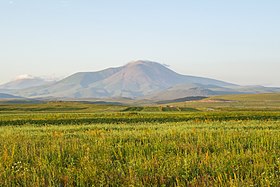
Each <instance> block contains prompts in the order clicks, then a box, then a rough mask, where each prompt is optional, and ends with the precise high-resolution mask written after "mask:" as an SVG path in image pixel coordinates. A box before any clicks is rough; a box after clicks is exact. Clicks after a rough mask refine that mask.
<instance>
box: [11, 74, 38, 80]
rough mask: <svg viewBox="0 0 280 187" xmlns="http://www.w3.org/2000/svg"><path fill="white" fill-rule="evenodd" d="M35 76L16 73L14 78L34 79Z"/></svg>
mask: <svg viewBox="0 0 280 187" xmlns="http://www.w3.org/2000/svg"><path fill="white" fill-rule="evenodd" d="M34 78H35V77H34V76H32V75H29V74H23V75H18V76H17V77H16V78H15V80H23V79H34Z"/></svg>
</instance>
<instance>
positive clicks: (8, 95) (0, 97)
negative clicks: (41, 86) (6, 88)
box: [0, 93, 21, 99]
mask: <svg viewBox="0 0 280 187" xmlns="http://www.w3.org/2000/svg"><path fill="white" fill-rule="evenodd" d="M17 98H21V97H19V96H15V95H10V94H5V93H0V99H17Z"/></svg>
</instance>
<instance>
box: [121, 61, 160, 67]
mask: <svg viewBox="0 0 280 187" xmlns="http://www.w3.org/2000/svg"><path fill="white" fill-rule="evenodd" d="M140 64H141V65H161V64H160V63H158V62H153V61H149V60H136V61H131V62H129V63H128V64H127V65H126V66H134V65H140Z"/></svg>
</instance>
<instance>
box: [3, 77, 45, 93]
mask: <svg viewBox="0 0 280 187" xmlns="http://www.w3.org/2000/svg"><path fill="white" fill-rule="evenodd" d="M49 83H50V81H47V80H45V79H42V78H40V77H33V76H31V75H20V76H18V77H17V78H16V79H15V80H13V81H10V82H8V83H6V84H3V85H0V89H7V90H19V89H26V88H31V87H36V86H41V85H45V84H49Z"/></svg>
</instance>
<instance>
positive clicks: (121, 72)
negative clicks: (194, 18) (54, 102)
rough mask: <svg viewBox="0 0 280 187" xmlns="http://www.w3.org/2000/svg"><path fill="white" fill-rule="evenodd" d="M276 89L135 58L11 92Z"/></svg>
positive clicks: (158, 93) (100, 94) (170, 93)
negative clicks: (193, 73)
mask: <svg viewBox="0 0 280 187" xmlns="http://www.w3.org/2000/svg"><path fill="white" fill-rule="evenodd" d="M6 88H7V87H6ZM277 91H280V89H279V88H265V87H257V88H256V87H243V86H239V85H235V84H232V83H227V82H224V81H219V80H215V79H209V78H203V77H195V76H188V75H181V74H178V73H176V72H174V71H172V70H171V69H169V68H167V67H166V66H164V65H162V64H159V63H157V62H151V61H142V60H139V61H134V62H131V63H128V64H126V65H124V66H121V67H116V68H108V69H105V70H101V71H97V72H79V73H75V74H73V75H71V76H69V77H66V78H65V79H62V80H61V81H58V82H55V83H52V84H48V85H45V84H43V85H40V86H37V87H32V88H27V89H20V90H18V91H14V92H13V94H16V95H19V96H22V97H31V98H39V97H40V98H47V97H48V98H49V97H51V98H53V97H54V98H124V97H127V98H133V99H152V100H161V99H163V100H166V99H176V98H182V97H187V96H209V95H223V94H233V93H234V94H236V93H265V92H277ZM9 93H10V92H9Z"/></svg>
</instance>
